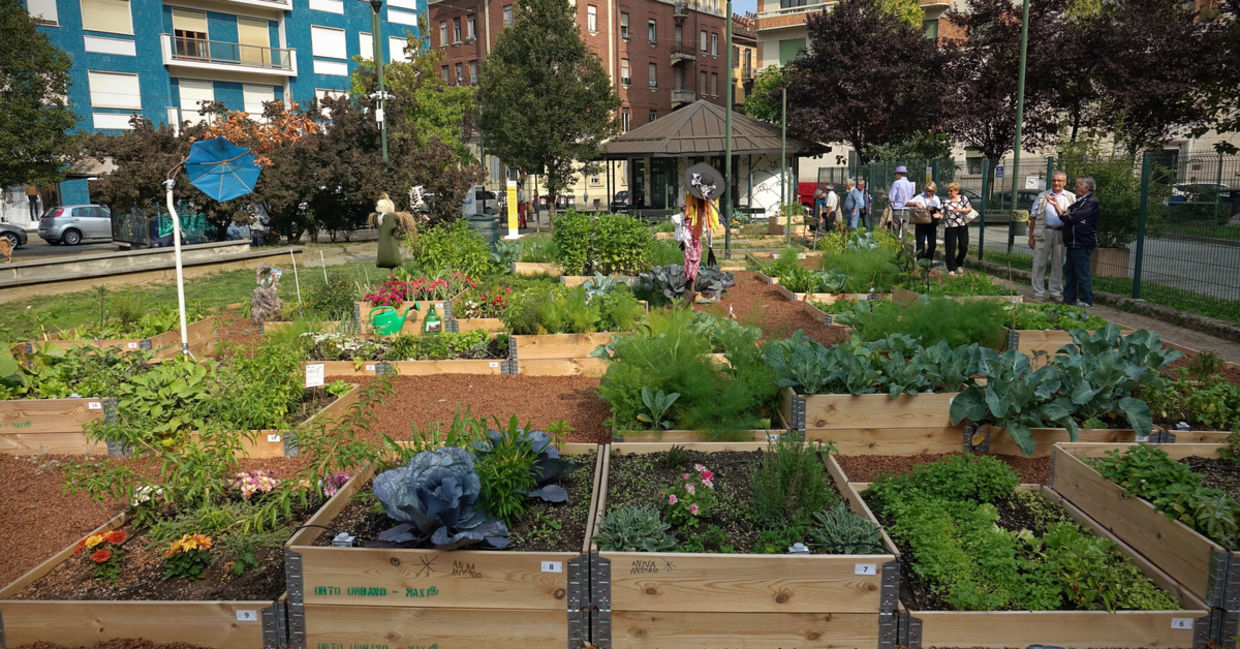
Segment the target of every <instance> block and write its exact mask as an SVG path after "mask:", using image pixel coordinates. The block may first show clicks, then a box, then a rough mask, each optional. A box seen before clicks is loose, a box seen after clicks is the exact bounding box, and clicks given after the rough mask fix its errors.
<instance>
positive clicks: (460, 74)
mask: <svg viewBox="0 0 1240 649" xmlns="http://www.w3.org/2000/svg"><path fill="white" fill-rule="evenodd" d="M452 68H453V70H454V71H455V72H456V85H458V86H459V85H463V84H464V83H465V65H464V64H462V63H457V64H456V65H454V66H452Z"/></svg>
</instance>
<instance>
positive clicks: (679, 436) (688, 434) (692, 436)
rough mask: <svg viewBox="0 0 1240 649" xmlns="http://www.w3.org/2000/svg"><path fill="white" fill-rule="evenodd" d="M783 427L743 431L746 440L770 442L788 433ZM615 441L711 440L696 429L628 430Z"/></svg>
mask: <svg viewBox="0 0 1240 649" xmlns="http://www.w3.org/2000/svg"><path fill="white" fill-rule="evenodd" d="M787 432H788V431H787V430H786V429H782V428H763V429H753V430H745V431H741V433H742V435H743V437H744V439H742V440H740V441H742V442H744V441H753V442H770V441H774V440H775V439H777V438H779V437H780V436H782V435H783V434H784V433H787ZM612 441H613V442H628V443H649V442H654V443H668V444H670V443H673V442H674V443H680V442H709V441H710V440H708V439H706V435H704V434H702V432H701V431H696V430H662V431H659V430H626V431H621V432H617V433H613V434H612Z"/></svg>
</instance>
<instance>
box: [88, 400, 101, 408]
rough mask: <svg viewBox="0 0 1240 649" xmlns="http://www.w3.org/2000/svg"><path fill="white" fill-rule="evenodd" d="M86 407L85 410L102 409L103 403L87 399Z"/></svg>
mask: <svg viewBox="0 0 1240 649" xmlns="http://www.w3.org/2000/svg"><path fill="white" fill-rule="evenodd" d="M86 409H87V410H103V404H102V403H100V402H98V401H87V402H86Z"/></svg>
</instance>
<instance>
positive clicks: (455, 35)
mask: <svg viewBox="0 0 1240 649" xmlns="http://www.w3.org/2000/svg"><path fill="white" fill-rule="evenodd" d="M452 42H453V43H454V44H455V43H460V42H461V17H460V16H457V17H456V18H453V19H452Z"/></svg>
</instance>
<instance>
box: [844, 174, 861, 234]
mask: <svg viewBox="0 0 1240 649" xmlns="http://www.w3.org/2000/svg"><path fill="white" fill-rule="evenodd" d="M862 200H863V199H862V198H861V192H858V191H857V183H855V182H853V179H852V178H849V179H847V180H845V181H844V214H843V218H844V224H845V225H847V226H848V229H849V230H856V229H857V218H858V217H859V216H860V211H861V205H860V202H861V201H862Z"/></svg>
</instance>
